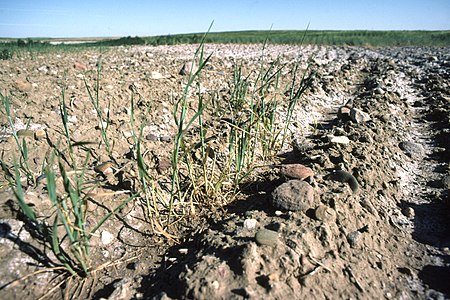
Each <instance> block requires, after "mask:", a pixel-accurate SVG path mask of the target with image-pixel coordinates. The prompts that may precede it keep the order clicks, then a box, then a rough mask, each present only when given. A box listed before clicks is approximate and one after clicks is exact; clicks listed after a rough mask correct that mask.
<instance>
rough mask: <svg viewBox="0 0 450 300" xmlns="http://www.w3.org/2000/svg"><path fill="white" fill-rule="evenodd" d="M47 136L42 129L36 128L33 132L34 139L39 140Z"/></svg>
mask: <svg viewBox="0 0 450 300" xmlns="http://www.w3.org/2000/svg"><path fill="white" fill-rule="evenodd" d="M46 136H47V134H46V133H45V130H44V129H38V130H36V131H35V132H34V138H35V139H36V140H41V139H43V138H45V137H46Z"/></svg>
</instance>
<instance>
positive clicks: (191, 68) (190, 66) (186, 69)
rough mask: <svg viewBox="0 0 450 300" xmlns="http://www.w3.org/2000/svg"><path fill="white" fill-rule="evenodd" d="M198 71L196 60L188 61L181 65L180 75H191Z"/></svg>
mask: <svg viewBox="0 0 450 300" xmlns="http://www.w3.org/2000/svg"><path fill="white" fill-rule="evenodd" d="M196 71H197V66H196V64H195V63H194V62H191V61H189V62H187V63H185V64H184V65H183V67H181V69H180V72H179V74H180V75H189V74H194V73H195V72H196Z"/></svg>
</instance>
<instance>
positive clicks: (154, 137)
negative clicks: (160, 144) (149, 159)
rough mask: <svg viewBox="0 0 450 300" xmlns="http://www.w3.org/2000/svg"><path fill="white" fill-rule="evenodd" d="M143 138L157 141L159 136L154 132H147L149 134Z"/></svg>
mask: <svg viewBox="0 0 450 300" xmlns="http://www.w3.org/2000/svg"><path fill="white" fill-rule="evenodd" d="M145 139H146V140H147V141H153V142H154V141H159V136H157V135H156V134H154V133H149V134H147V135H146V136H145Z"/></svg>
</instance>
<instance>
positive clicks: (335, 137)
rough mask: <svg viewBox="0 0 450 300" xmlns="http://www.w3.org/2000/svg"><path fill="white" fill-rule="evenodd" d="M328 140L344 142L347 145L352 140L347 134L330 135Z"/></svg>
mask: <svg viewBox="0 0 450 300" xmlns="http://www.w3.org/2000/svg"><path fill="white" fill-rule="evenodd" d="M327 137H328V140H329V141H330V143H332V144H344V145H347V144H348V143H350V140H349V138H348V137H346V136H334V135H328V136H327Z"/></svg>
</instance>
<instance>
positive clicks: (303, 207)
mask: <svg viewBox="0 0 450 300" xmlns="http://www.w3.org/2000/svg"><path fill="white" fill-rule="evenodd" d="M272 204H273V206H275V207H276V208H280V209H284V210H291V211H303V212H306V211H307V210H308V209H309V208H311V207H313V206H315V205H314V189H313V187H312V186H311V185H309V184H308V183H307V182H305V181H301V180H296V179H294V180H290V181H288V182H285V183H283V184H282V185H280V186H278V187H277V188H276V189H275V190H274V191H273V193H272Z"/></svg>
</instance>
